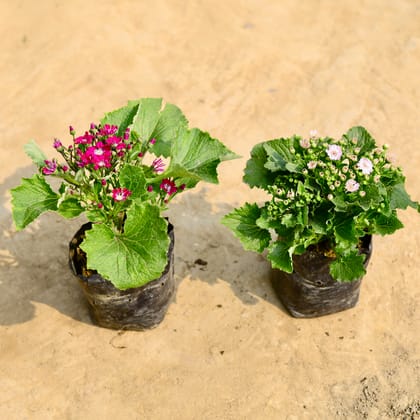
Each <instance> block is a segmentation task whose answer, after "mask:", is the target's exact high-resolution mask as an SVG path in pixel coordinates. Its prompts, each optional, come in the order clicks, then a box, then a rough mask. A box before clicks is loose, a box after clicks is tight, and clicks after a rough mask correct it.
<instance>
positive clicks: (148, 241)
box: [11, 98, 236, 289]
mask: <svg viewBox="0 0 420 420" xmlns="http://www.w3.org/2000/svg"><path fill="white" fill-rule="evenodd" d="M70 135H71V136H72V141H71V144H70V145H68V146H64V145H63V143H62V142H61V141H60V140H58V139H56V140H55V141H54V143H53V146H54V148H55V149H56V151H57V152H58V154H59V155H60V156H61V158H60V159H57V158H52V159H48V158H47V157H46V156H45V155H44V153H43V152H42V151H41V150H40V149H39V147H38V146H37V145H36V143H35V142H33V141H32V142H30V143H28V144H27V145H26V146H25V151H26V153H27V154H28V155H29V156H30V157H31V158H32V160H33V162H34V163H35V164H36V165H37V166H38V173H37V174H35V175H34V176H32V177H31V178H24V179H23V180H22V183H21V185H20V186H18V187H16V188H14V189H13V190H12V191H11V193H12V208H13V218H14V222H15V225H16V228H17V229H18V230H21V229H23V228H25V227H26V226H27V225H28V224H29V223H31V222H32V221H33V220H35V219H36V218H37V217H38V216H39V215H41V214H42V213H44V212H45V211H49V210H50V211H56V212H58V213H59V214H61V215H62V216H64V217H66V218H72V217H75V216H78V215H80V214H81V213H83V212H84V213H85V214H86V217H87V219H88V220H89V221H91V222H93V226H92V229H90V230H88V231H87V232H86V238H85V239H84V241H83V242H82V244H81V248H82V250H83V251H84V252H85V253H86V255H87V265H88V267H87V268H88V269H91V270H96V271H98V272H99V274H101V275H102V276H103V277H104V278H106V279H108V280H110V281H111V282H112V283H113V284H114V285H115V286H116V287H117V288H119V289H127V288H131V287H138V286H142V285H144V284H146V283H148V282H149V281H151V280H154V279H156V278H158V277H159V276H160V275H161V274H162V272H163V270H164V269H165V266H166V264H167V251H168V247H169V241H170V239H169V237H168V233H167V229H168V224H167V220H166V219H165V218H164V217H163V216H162V212H163V211H164V210H165V209H166V208H167V206H168V204H169V202H170V201H171V200H172V199H173V198H174V197H175V196H176V195H177V194H179V193H181V192H182V191H184V190H187V189H190V188H193V187H195V186H196V184H197V183H198V182H199V181H207V182H212V183H217V182H218V178H217V166H218V164H219V163H220V162H221V161H223V160H228V159H233V158H235V157H236V155H235V154H234V153H232V152H231V151H230V150H228V149H227V148H226V147H225V146H224V145H223V144H222V143H221V142H220V141H219V140H217V139H214V138H212V137H210V135H209V134H208V133H206V132H203V131H201V130H199V129H197V128H193V129H188V127H187V120H186V118H185V117H184V115H183V114H182V112H181V111H180V109H179V108H177V107H176V106H174V105H172V104H165V105H164V106H163V105H162V99H157V98H144V99H141V100H136V101H130V102H129V103H128V105H127V106H125V107H123V108H120V109H118V110H116V111H113V112H110V113H107V114H106V115H105V116H104V117H103V118H102V120H101V121H100V123H99V124H94V123H92V124H91V125H90V128H89V130H88V131H86V132H84V133H83V134H81V135H80V134H79V135H76V131H75V130H74V129H73V127H71V126H70ZM51 178H58V179H59V180H60V181H61V184H60V186H59V188H58V190H57V191H54V189H53V188H52V186H51V185H50V183H49V182H48V179H51Z"/></svg>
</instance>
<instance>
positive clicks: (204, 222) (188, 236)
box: [168, 187, 287, 313]
mask: <svg viewBox="0 0 420 420" xmlns="http://www.w3.org/2000/svg"><path fill="white" fill-rule="evenodd" d="M206 192H207V188H206V187H204V188H201V189H200V190H199V191H197V192H196V193H191V192H190V193H187V194H183V195H180V196H179V197H177V200H174V202H172V203H171V206H170V210H169V211H168V215H169V218H170V220H171V221H172V223H173V224H174V225H175V234H176V248H175V249H176V252H175V255H176V268H175V272H176V274H177V275H178V276H180V277H181V278H183V277H185V276H190V278H191V279H192V280H201V281H204V282H206V283H208V284H211V285H214V284H216V283H217V282H219V281H221V282H225V283H227V284H228V285H229V287H230V289H231V290H232V292H233V293H234V295H235V296H236V297H237V298H238V299H240V300H241V302H242V303H244V304H246V305H255V304H257V303H258V301H259V300H260V299H263V300H265V301H267V302H269V303H271V304H272V305H274V306H277V307H278V308H279V309H280V310H282V311H283V312H285V313H287V311H286V309H285V308H284V307H283V305H282V304H281V302H280V301H279V299H278V297H277V296H276V295H275V292H274V290H273V288H272V285H271V280H270V279H271V275H272V269H271V265H270V263H269V262H268V261H267V259H266V258H265V257H264V256H263V255H260V254H257V253H254V252H250V251H245V250H244V249H243V247H242V245H241V243H240V242H239V240H238V239H237V238H235V237H234V235H233V233H232V232H231V231H230V230H229V229H228V228H227V227H225V226H224V225H222V224H221V222H220V221H221V219H222V217H223V216H224V215H225V214H227V213H229V212H230V211H231V210H233V207H232V206H231V205H228V204H226V203H215V204H213V203H211V202H209V201H208V200H207V199H206V197H205V196H206Z"/></svg>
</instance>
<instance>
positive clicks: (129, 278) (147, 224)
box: [81, 203, 170, 290]
mask: <svg viewBox="0 0 420 420" xmlns="http://www.w3.org/2000/svg"><path fill="white" fill-rule="evenodd" d="M169 241H170V240H169V237H168V233H167V222H166V220H165V219H163V218H162V217H161V216H160V212H159V208H158V207H157V206H153V205H151V204H148V203H145V204H141V205H139V204H134V205H133V206H132V207H131V208H130V209H129V210H128V211H127V220H126V222H125V225H124V232H123V233H117V232H115V231H114V230H112V229H111V228H110V227H109V226H107V225H104V224H95V225H93V228H92V229H91V230H89V231H87V232H86V239H85V240H84V241H83V242H82V244H81V248H82V249H83V250H84V251H85V252H86V254H87V264H88V268H89V269H94V270H97V271H98V272H99V273H100V274H101V275H102V276H103V277H104V278H106V279H108V280H109V281H111V282H112V283H113V284H114V286H115V287H117V288H118V289H121V290H125V289H129V288H133V287H139V286H142V285H144V284H146V283H148V282H150V281H152V280H154V279H157V278H159V277H160V275H161V274H162V272H163V270H164V269H165V266H166V264H167V251H168V247H169Z"/></svg>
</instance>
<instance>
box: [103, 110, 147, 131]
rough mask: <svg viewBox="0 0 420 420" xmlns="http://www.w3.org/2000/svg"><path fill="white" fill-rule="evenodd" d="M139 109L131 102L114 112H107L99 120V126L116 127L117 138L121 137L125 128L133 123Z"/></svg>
mask: <svg viewBox="0 0 420 420" xmlns="http://www.w3.org/2000/svg"><path fill="white" fill-rule="evenodd" d="M138 109H139V104H138V103H134V102H131V103H129V104H128V105H126V106H124V107H122V108H119V109H117V110H115V111H112V112H108V113H106V114H105V116H104V117H103V118H102V119H101V124H102V125H105V124H109V125H117V126H118V132H117V135H118V136H120V137H121V136H122V135H123V134H124V131H125V130H126V128H128V127H129V126H131V124H132V123H133V120H134V117H135V116H136V115H137V112H138Z"/></svg>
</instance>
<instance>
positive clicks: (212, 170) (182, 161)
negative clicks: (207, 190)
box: [169, 128, 237, 184]
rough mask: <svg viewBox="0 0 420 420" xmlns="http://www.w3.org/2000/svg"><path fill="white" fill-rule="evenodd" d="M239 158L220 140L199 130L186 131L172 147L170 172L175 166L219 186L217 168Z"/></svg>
mask: <svg viewBox="0 0 420 420" xmlns="http://www.w3.org/2000/svg"><path fill="white" fill-rule="evenodd" d="M236 157H237V156H236V155H235V154H234V153H233V152H231V151H230V150H229V149H228V148H227V147H226V146H225V145H224V144H223V143H221V142H220V141H219V140H217V139H214V138H212V137H210V135H209V134H208V133H206V132H204V131H201V130H199V129H198V128H193V129H192V130H188V131H187V130H185V131H184V132H183V135H182V136H179V137H178V138H177V139H176V140H175V142H174V143H173V145H172V159H171V164H170V167H169V170H173V168H174V167H175V166H177V165H178V166H179V167H182V168H184V169H186V170H187V171H189V172H191V173H193V174H195V175H198V176H199V177H200V178H201V179H202V180H204V181H207V182H212V183H214V184H217V182H218V179H217V166H218V165H219V163H220V162H221V161H223V160H228V159H234V158H236Z"/></svg>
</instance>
